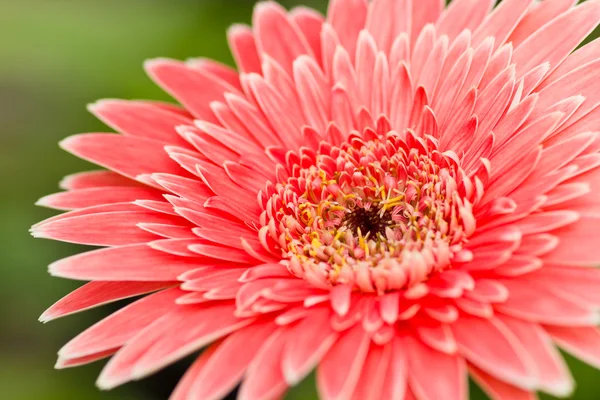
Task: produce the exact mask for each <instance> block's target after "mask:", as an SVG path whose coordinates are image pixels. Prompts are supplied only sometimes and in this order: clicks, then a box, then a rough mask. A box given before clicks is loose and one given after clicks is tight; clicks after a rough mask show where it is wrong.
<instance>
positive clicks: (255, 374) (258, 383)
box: [238, 328, 294, 400]
mask: <svg viewBox="0 0 600 400" xmlns="http://www.w3.org/2000/svg"><path fill="white" fill-rule="evenodd" d="M290 340H294V338H293V336H291V332H290V330H289V329H287V328H280V329H279V330H277V331H275V333H273V334H272V335H271V336H270V337H269V338H268V339H267V340H265V341H263V345H262V346H261V348H260V350H259V351H258V354H256V356H255V357H254V358H253V360H252V362H251V364H250V366H249V367H248V372H247V373H246V379H244V382H243V383H242V386H241V387H240V391H239V393H238V399H239V400H269V399H276V398H279V397H280V396H281V395H282V394H283V393H284V392H285V390H286V389H287V384H286V382H285V379H284V377H283V373H282V372H281V357H282V353H283V351H284V348H285V346H286V344H287V343H288V341H290Z"/></svg>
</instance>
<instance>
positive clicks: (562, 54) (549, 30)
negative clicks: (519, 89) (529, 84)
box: [513, 1, 600, 77]
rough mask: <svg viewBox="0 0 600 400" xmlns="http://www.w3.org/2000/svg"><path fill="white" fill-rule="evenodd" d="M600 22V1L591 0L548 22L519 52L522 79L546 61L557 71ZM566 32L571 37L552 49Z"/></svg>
mask: <svg viewBox="0 0 600 400" xmlns="http://www.w3.org/2000/svg"><path fill="white" fill-rule="evenodd" d="M599 19H600V2H597V1H589V2H585V3H583V4H581V5H579V6H577V7H575V8H573V9H571V10H569V11H567V12H566V13H564V14H561V15H560V16H558V17H556V18H554V19H553V20H552V21H550V22H548V23H547V24H546V25H544V26H543V27H542V28H540V29H539V30H538V31H536V32H535V33H533V34H532V35H531V36H529V37H528V38H527V39H526V40H525V41H523V43H521V44H520V45H519V46H518V47H517V48H516V49H515V53H514V57H513V62H514V63H515V64H516V65H517V68H518V73H517V76H519V77H522V76H523V75H525V74H526V73H527V72H528V71H529V70H531V69H532V68H534V67H536V66H538V65H540V64H541V63H543V62H550V65H551V67H550V68H551V71H552V70H554V69H556V67H557V66H558V65H559V64H560V63H561V62H563V61H564V59H565V58H566V57H567V56H568V55H569V53H571V51H573V49H574V48H575V47H577V45H578V44H579V43H581V41H582V40H583V39H585V38H586V36H587V35H588V34H589V33H590V32H591V31H592V30H593V29H594V28H595V27H596V25H597V24H598V20H599ZM562 32H569V35H568V37H566V38H565V40H561V41H560V43H558V45H557V46H548V43H553V41H554V39H555V38H556V37H557V35H560V34H561V33H562Z"/></svg>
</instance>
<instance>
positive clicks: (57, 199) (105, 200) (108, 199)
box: [36, 186, 162, 210]
mask: <svg viewBox="0 0 600 400" xmlns="http://www.w3.org/2000/svg"><path fill="white" fill-rule="evenodd" d="M161 199H162V194H161V193H160V192H159V191H157V190H154V189H152V188H144V187H134V186H132V187H123V186H104V187H93V188H88V189H75V190H71V191H69V192H60V193H55V194H51V195H48V196H45V197H42V198H41V199H39V200H38V201H37V202H36V205H40V206H44V207H50V208H54V209H57V210H75V209H79V208H86V207H93V206H99V205H102V204H112V203H126V202H133V201H136V200H161Z"/></svg>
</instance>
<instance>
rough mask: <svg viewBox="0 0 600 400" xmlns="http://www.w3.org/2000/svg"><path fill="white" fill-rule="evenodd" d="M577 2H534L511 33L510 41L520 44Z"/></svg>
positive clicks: (566, 0) (549, 0)
mask: <svg viewBox="0 0 600 400" xmlns="http://www.w3.org/2000/svg"><path fill="white" fill-rule="evenodd" d="M575 3H577V0H544V3H543V4H542V3H536V4H534V5H533V6H531V7H530V9H529V11H528V13H527V15H525V17H524V18H523V19H522V20H521V22H519V25H517V27H516V28H515V30H514V31H513V33H512V34H511V35H510V38H509V41H511V42H513V44H514V45H515V46H518V45H520V44H521V43H523V42H524V41H525V40H526V39H527V38H528V37H529V36H531V35H532V34H533V33H535V32H536V31H537V30H538V29H540V28H541V27H542V26H544V25H545V24H546V23H548V22H550V21H551V20H553V19H554V18H556V17H558V16H559V15H560V14H562V13H564V12H566V11H567V10H568V9H569V8H571V7H572V6H573V5H574V4H575Z"/></svg>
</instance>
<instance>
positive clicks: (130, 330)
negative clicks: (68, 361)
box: [58, 288, 183, 358]
mask: <svg viewBox="0 0 600 400" xmlns="http://www.w3.org/2000/svg"><path fill="white" fill-rule="evenodd" d="M182 294H183V292H182V291H181V290H180V289H178V288H173V289H166V290H162V291H160V292H157V293H154V294H151V295H148V296H146V297H143V298H142V299H140V300H137V301H135V302H133V303H131V304H129V305H128V306H125V307H123V308H121V309H120V310H118V311H116V312H115V313H113V314H111V315H109V316H108V317H106V318H104V319H103V320H101V321H99V322H97V323H96V324H95V325H92V326H91V327H89V328H88V329H86V330H85V331H83V332H82V333H80V334H79V335H78V336H77V337H75V338H74V339H72V340H71V341H69V343H67V344H66V345H64V346H63V347H62V348H61V349H60V350H59V352H58V354H59V355H60V356H61V357H67V358H79V357H84V356H87V355H90V354H94V353H98V352H101V351H106V350H110V349H114V348H117V347H120V346H122V345H123V344H124V343H126V342H127V341H128V340H130V339H131V338H133V337H134V336H135V335H136V334H137V333H138V332H140V331H142V330H143V329H144V328H145V327H146V326H148V325H150V324H151V323H153V322H154V321H156V320H157V319H158V318H160V317H162V316H163V315H164V314H165V313H166V312H168V311H170V310H171V309H173V308H174V307H175V299H176V298H177V297H178V296H181V295H182Z"/></svg>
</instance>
